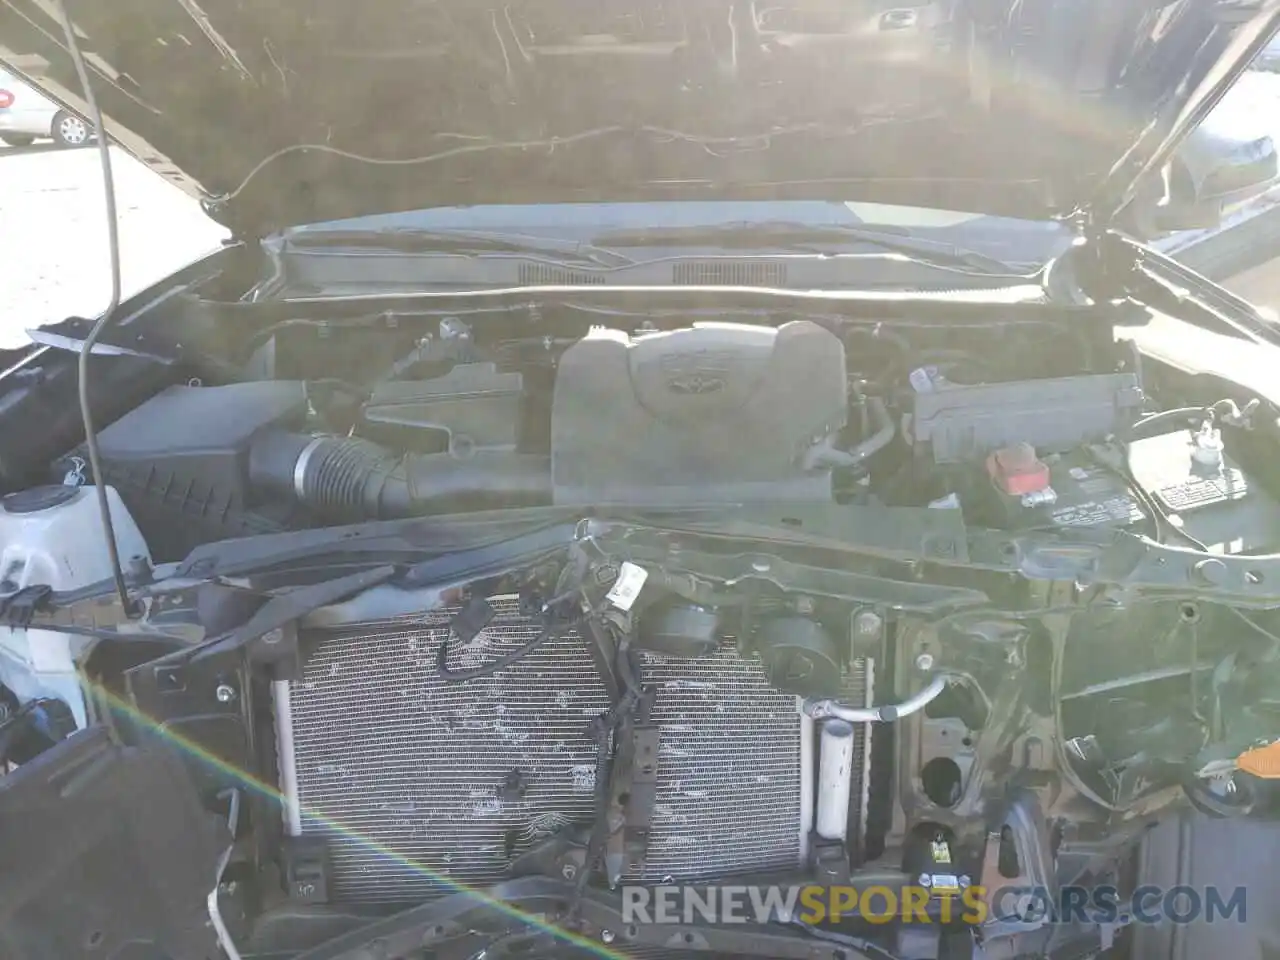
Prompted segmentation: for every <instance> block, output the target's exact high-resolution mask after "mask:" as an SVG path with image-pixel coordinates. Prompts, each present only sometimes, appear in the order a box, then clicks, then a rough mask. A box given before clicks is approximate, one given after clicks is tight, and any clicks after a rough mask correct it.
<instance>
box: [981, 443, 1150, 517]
mask: <svg viewBox="0 0 1280 960" xmlns="http://www.w3.org/2000/svg"><path fill="white" fill-rule="evenodd" d="M985 473H986V476H985V477H983V478H982V480H981V481H980V482H979V483H977V484H976V489H975V490H972V491H971V492H970V495H969V496H968V497H966V500H967V501H968V506H969V507H970V508H971V512H973V513H975V514H976V515H977V519H979V520H980V521H982V522H986V523H990V524H991V525H992V526H997V527H1001V528H1004V529H1011V530H1026V529H1040V528H1049V529H1052V528H1055V527H1063V528H1066V527H1119V528H1124V527H1129V526H1131V525H1134V524H1141V523H1142V522H1143V520H1144V518H1145V514H1144V512H1143V509H1142V504H1141V501H1140V500H1139V499H1138V497H1137V496H1136V495H1135V494H1134V493H1133V491H1132V490H1131V489H1130V487H1129V484H1128V483H1126V482H1125V479H1124V478H1123V477H1122V476H1120V475H1119V474H1118V473H1116V472H1115V471H1114V470H1111V469H1109V468H1107V467H1105V466H1102V465H1101V464H1098V463H1096V462H1095V461H1094V460H1093V458H1092V457H1091V456H1089V454H1088V453H1087V452H1086V451H1085V450H1074V451H1072V452H1070V453H1064V454H1054V455H1048V456H1045V457H1043V458H1041V457H1039V456H1037V455H1035V453H1034V451H1032V450H1030V449H1029V448H1027V447H1026V446H1025V445H1017V446H1016V447H1012V448H1005V449H1004V450H1000V451H997V452H996V453H994V454H992V455H991V457H989V458H988V460H987V464H986V470H985Z"/></svg>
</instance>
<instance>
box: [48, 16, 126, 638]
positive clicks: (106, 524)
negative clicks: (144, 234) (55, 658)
mask: <svg viewBox="0 0 1280 960" xmlns="http://www.w3.org/2000/svg"><path fill="white" fill-rule="evenodd" d="M55 2H56V4H57V7H58V16H59V18H60V19H61V20H62V30H63V33H64V34H65V35H66V39H67V52H68V53H69V54H70V55H71V62H72V64H73V65H74V66H75V70H76V78H77V79H78V80H79V81H80V87H81V89H82V90H83V91H84V99H85V103H86V104H87V105H88V108H89V120H90V122H91V123H92V124H93V130H94V132H95V133H96V134H97V137H98V158H99V160H100V161H101V164H102V187H103V190H104V191H105V193H106V206H107V249H108V256H109V257H110V261H111V264H110V266H111V300H110V301H109V302H108V303H107V308H106V310H104V311H103V312H102V315H101V316H100V317H98V320H97V322H96V323H94V325H93V328H92V329H91V330H90V331H89V335H88V336H87V337H85V340H84V343H83V344H82V345H81V347H80V355H79V357H78V360H77V378H76V379H77V380H78V381H79V388H80V420H81V422H82V423H83V424H84V442H85V447H86V449H87V450H88V453H89V467H90V469H91V470H92V471H93V486H94V491H95V492H96V493H97V497H98V512H99V513H100V514H101V516H102V529H103V532H104V533H105V534H106V540H107V554H108V558H109V560H110V562H111V576H112V579H113V580H114V581H115V588H116V593H117V594H118V595H119V598H120V607H121V609H122V610H123V611H124V613H125V616H129V617H132V616H133V615H134V612H135V611H134V609H133V604H131V603H130V602H129V591H128V588H127V587H126V585H125V579H124V567H123V566H122V565H121V563H120V546H119V544H118V543H117V542H116V531H115V524H114V523H113V522H112V519H111V503H110V501H109V500H108V499H107V488H106V487H105V486H104V485H103V474H102V462H101V461H102V457H101V454H100V453H99V450H98V432H97V429H96V428H95V426H94V423H93V408H92V405H91V403H90V399H89V360H90V358H91V357H92V356H93V347H94V344H96V343H97V342H98V338H99V337H100V336H102V332H103V331H104V330H105V329H106V327H107V324H109V323H110V322H111V321H112V319H113V318H114V317H115V314H116V311H117V310H118V309H119V308H120V288H121V278H120V273H121V270H120V227H119V223H118V222H117V220H116V190H115V178H114V177H113V175H112V172H111V145H110V143H108V141H107V132H106V129H105V128H104V125H103V122H102V109H101V108H100V107H99V106H98V101H97V99H96V98H95V97H94V95H93V86H92V84H90V82H89V71H88V69H87V68H86V67H85V62H84V56H83V54H81V52H80V45H79V44H78V43H77V42H76V31H75V27H74V26H72V23H71V15H70V14H69V13H68V12H67V4H66V0H55Z"/></svg>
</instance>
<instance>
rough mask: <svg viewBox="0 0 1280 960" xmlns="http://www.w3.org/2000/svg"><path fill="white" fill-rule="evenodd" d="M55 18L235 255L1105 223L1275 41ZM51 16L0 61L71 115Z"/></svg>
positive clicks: (774, 8)
mask: <svg viewBox="0 0 1280 960" xmlns="http://www.w3.org/2000/svg"><path fill="white" fill-rule="evenodd" d="M71 6H72V8H73V16H74V19H75V24H76V27H77V28H78V30H80V31H81V33H82V34H83V37H84V39H83V40H82V41H81V43H82V45H83V47H84V50H85V52H86V55H87V57H88V59H89V61H90V67H91V74H92V76H93V79H94V82H95V84H96V87H95V90H96V92H97V93H98V97H99V100H100V102H101V105H102V107H103V110H104V112H105V114H106V117H107V126H108V131H109V133H111V134H112V135H113V136H114V137H115V138H116V139H117V140H118V141H119V142H121V143H122V144H123V145H124V146H125V147H127V148H129V149H130V150H132V151H133V152H134V153H136V154H137V155H139V156H140V157H142V158H143V159H144V160H145V161H146V162H148V163H149V164H151V165H152V166H153V167H154V168H155V169H157V170H159V171H161V172H162V173H165V174H166V175H168V176H169V177H170V178H171V179H173V180H175V181H178V182H179V183H180V184H181V185H182V186H183V187H184V188H185V189H187V190H188V191H190V192H192V193H196V194H198V195H201V196H202V197H203V198H205V200H206V202H207V209H208V210H209V211H210V212H211V214H212V215H213V216H214V217H216V218H217V219H218V220H220V221H222V222H223V223H224V224H226V225H227V226H229V227H230V228H231V229H232V230H233V231H235V232H236V233H237V234H239V235H241V236H246V235H248V236H262V235H264V234H266V233H269V232H271V231H273V230H275V229H278V228H280V227H282V226H286V225H290V224H297V223H304V222H312V221H317V220H328V219H336V218H340V217H346V216H354V215H360V214H370V213H377V212H389V211H394V210H404V209H410V208H421V207H432V206H451V205H460V204H462V205H465V204H478V203H551V202H566V201H602V200H652V199H676V198H699V199H830V200H864V201H879V202H887V203H898V204H911V205H918V206H931V207H940V208H949V209H959V210H970V211H974V212H980V213H991V214H997V215H1005V216H1018V217H1028V218H1043V217H1051V216H1070V215H1083V216H1088V217H1090V218H1092V219H1093V220H1094V221H1095V222H1102V223H1105V222H1107V221H1108V220H1110V219H1111V218H1112V217H1113V216H1114V215H1115V214H1116V213H1117V212H1118V211H1119V210H1120V209H1122V208H1123V207H1124V205H1125V203H1126V202H1127V201H1128V200H1129V199H1130V198H1131V196H1132V195H1133V192H1134V187H1135V184H1136V183H1137V182H1138V180H1139V179H1140V178H1141V177H1142V176H1143V175H1144V174H1145V173H1147V172H1148V171H1151V170H1153V169H1155V168H1157V167H1159V166H1160V165H1161V164H1162V163H1163V162H1164V161H1165V160H1166V159H1167V157H1168V156H1169V154H1170V152H1171V151H1172V150H1173V149H1174V148H1175V147H1176V146H1177V144H1178V142H1179V141H1180V139H1181V138H1182V137H1184V136H1185V135H1186V134H1187V133H1188V132H1189V131H1190V130H1192V129H1194V127H1195V126H1196V124H1197V123H1198V122H1199V121H1200V120H1202V119H1203V118H1204V117H1205V115H1206V114H1207V113H1208V112H1209V111H1210V110H1211V109H1212V108H1213V106H1214V104H1215V103H1216V102H1217V101H1218V99H1219V98H1220V97H1221V96H1222V94H1223V93H1224V92H1225V91H1226V90H1227V89H1228V88H1229V87H1230V85H1231V84H1232V83H1233V82H1234V80H1235V79H1236V78H1237V77H1238V76H1239V74H1240V72H1241V71H1242V70H1243V69H1244V68H1245V66H1246V64H1248V63H1249V61H1250V60H1251V59H1252V58H1253V56H1254V55H1255V54H1256V53H1257V52H1258V51H1260V50H1261V49H1262V48H1263V46H1264V45H1265V44H1266V42H1267V41H1268V40H1269V39H1270V38H1271V36H1272V34H1273V33H1274V32H1275V30H1276V28H1277V26H1278V25H1280V0H1170V2H1161V0H914V2H913V0H899V3H897V4H893V3H888V2H883V0H768V2H765V0H759V2H750V0H678V2H675V0H593V2H590V3H584V2H581V0H572V2H571V0H513V2H509V3H504V4H496V5H495V4H478V3H475V2H474V0H377V2H374V3H350V2H346V0H296V2H289V3H281V2H279V0H201V2H200V3H199V4H198V3H197V0H113V2H111V3H99V4H91V3H78V4H72V5H71ZM55 10H56V7H55V6H54V4H53V3H52V2H49V0H5V2H4V3H3V4H0V45H2V47H0V58H3V59H5V60H7V61H9V62H10V64H11V65H13V66H15V67H16V68H17V69H18V70H20V71H21V72H23V73H25V74H27V75H28V77H30V78H31V79H33V80H34V81H35V82H36V83H37V85H40V86H43V87H44V88H45V89H46V90H47V91H48V92H50V93H51V94H52V95H53V96H55V97H56V98H58V99H60V100H62V101H64V102H66V103H68V104H69V105H70V106H72V107H73V108H77V107H79V108H83V100H82V99H81V98H80V97H79V90H78V85H77V83H76V81H75V74H74V71H73V69H72V65H71V63H70V60H69V58H68V56H67V53H66V50H65V46H64V44H63V41H62V31H61V28H60V26H59V22H58V20H57V18H56V16H55V13H54V11H55Z"/></svg>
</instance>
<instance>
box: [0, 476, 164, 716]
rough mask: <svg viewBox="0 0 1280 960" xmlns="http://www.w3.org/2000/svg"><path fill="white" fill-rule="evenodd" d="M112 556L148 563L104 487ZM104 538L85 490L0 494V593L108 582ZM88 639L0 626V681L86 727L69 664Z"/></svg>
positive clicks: (116, 499)
mask: <svg viewBox="0 0 1280 960" xmlns="http://www.w3.org/2000/svg"><path fill="white" fill-rule="evenodd" d="M107 502H108V503H109V504H110V509H111V519H112V521H113V522H114V524H115V532H116V541H117V544H118V546H119V548H120V557H121V560H122V561H124V562H128V561H129V560H130V559H132V558H134V557H145V558H146V559H147V560H148V562H149V561H150V559H151V558H150V554H149V552H148V551H147V544H146V541H145V540H143V539H142V533H141V532H140V531H139V530H138V526H137V524H136V523H134V522H133V517H131V516H130V515H129V511H128V510H127V509H126V507H125V505H124V503H123V502H121V500H120V496H119V494H117V493H116V491H115V490H114V489H113V488H111V487H108V488H107ZM111 575H112V572H111V560H110V555H109V553H108V551H107V541H106V533H105V531H104V530H103V527H102V518H101V516H100V514H99V513H98V503H97V495H96V494H95V492H94V491H93V489H92V488H90V487H67V486H52V487H36V488H34V489H31V490H23V491H20V492H18V493H11V494H8V495H7V496H4V497H0V596H8V595H10V594H12V593H15V592H17V591H18V590H22V589H23V588H25V587H31V586H39V585H47V586H50V587H52V588H53V589H54V590H55V591H58V592H61V591H66V590H77V589H80V588H81V587H86V586H88V585H90V584H92V583H97V582H99V581H104V580H109V579H110V578H111ZM92 642H93V641H92V640H91V639H89V638H86V637H70V636H67V635H66V634H62V633H54V632H50V631H47V630H23V629H15V628H13V627H4V626H0V683H3V684H4V685H5V686H6V687H8V688H9V689H10V690H12V691H13V692H14V694H16V695H17V697H18V699H19V700H21V701H22V702H24V703H25V702H26V701H28V700H31V699H34V698H36V697H55V698H57V699H59V700H62V701H63V702H64V703H66V704H67V706H69V707H70V708H71V711H72V713H73V714H74V715H75V719H76V726H77V727H79V728H83V727H84V726H85V725H86V715H85V698H84V694H83V692H82V690H81V688H80V681H79V677H78V676H77V674H76V662H77V660H78V659H79V657H80V656H81V654H83V653H84V652H85V649H86V647H87V646H88V645H89V644H91V643H92Z"/></svg>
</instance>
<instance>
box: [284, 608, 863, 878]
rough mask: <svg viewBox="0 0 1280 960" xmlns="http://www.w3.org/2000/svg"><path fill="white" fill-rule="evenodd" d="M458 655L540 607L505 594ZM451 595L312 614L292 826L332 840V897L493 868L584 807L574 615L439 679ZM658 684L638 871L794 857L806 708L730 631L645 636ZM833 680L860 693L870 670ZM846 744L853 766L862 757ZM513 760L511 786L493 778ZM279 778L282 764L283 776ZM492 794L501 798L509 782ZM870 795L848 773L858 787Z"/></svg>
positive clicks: (584, 676)
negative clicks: (554, 635)
mask: <svg viewBox="0 0 1280 960" xmlns="http://www.w3.org/2000/svg"><path fill="white" fill-rule="evenodd" d="M491 603H492V604H493V606H494V608H495V609H496V611H497V616H496V617H495V618H494V620H493V622H492V623H491V624H490V625H489V626H488V627H487V628H486V629H485V630H484V631H483V632H482V633H481V634H480V635H479V636H478V637H477V638H475V640H473V641H472V642H471V643H469V644H468V645H466V647H464V648H463V649H461V650H459V651H457V652H456V653H455V654H454V657H453V659H452V660H451V661H450V665H451V666H460V667H469V666H476V665H479V664H482V663H485V662H488V661H490V660H492V659H494V658H495V657H497V656H499V655H501V654H502V653H504V652H506V651H508V650H510V649H512V648H513V647H514V646H517V645H519V644H522V643H524V642H526V641H527V640H529V639H531V638H532V637H533V636H534V635H535V633H536V632H537V630H538V627H537V625H536V624H534V623H533V622H531V621H529V620H528V619H525V618H522V617H521V616H520V614H519V611H518V605H517V603H516V601H515V599H514V598H497V599H493V600H491ZM454 613H456V611H455V610H441V611H436V612H433V613H430V614H426V615H424V616H422V617H418V618H415V619H413V620H399V621H391V622H384V623H379V624H376V625H362V626H361V627H359V628H351V629H343V630H335V631H322V632H312V633H311V634H310V635H309V636H307V637H306V644H307V649H309V650H312V651H313V652H312V653H311V654H310V656H309V657H308V659H307V663H306V666H305V668H304V669H303V672H302V675H301V676H300V678H299V679H298V680H296V681H294V682H293V683H292V684H291V685H290V689H289V694H290V706H291V712H292V723H291V732H292V741H293V742H292V746H293V758H294V763H293V769H292V770H291V771H289V772H290V773H291V774H292V775H293V778H294V779H295V780H296V784H297V791H298V803H299V805H300V807H301V811H302V816H301V830H302V835H303V836H312V837H323V838H325V839H326V841H327V846H328V849H329V855H330V862H331V867H332V876H331V890H332V893H333V898H334V899H335V900H337V901H342V902H396V903H407V902H417V901H421V900H426V899H430V898H431V897H432V896H434V895H436V894H438V893H441V892H445V890H446V889H447V885H448V884H466V885H470V886H475V885H484V884H489V883H494V882H498V881H500V880H502V879H503V878H504V877H505V876H507V870H508V867H509V864H510V862H511V859H512V857H513V856H518V855H519V853H521V852H523V851H524V850H525V849H527V848H528V847H529V845H530V844H532V843H534V842H535V841H537V840H539V839H542V838H545V837H547V836H550V835H551V834H553V833H555V832H556V831H557V830H559V829H561V828H562V827H564V826H565V825H566V824H569V823H574V822H588V821H589V820H590V818H591V814H592V809H593V792H594V785H595V752H596V750H595V743H594V742H593V741H592V739H591V738H590V736H589V734H588V724H589V723H590V721H591V720H592V719H593V718H594V717H596V716H597V715H599V714H600V713H601V712H603V711H604V710H605V709H606V707H607V705H608V704H607V698H606V695H605V691H604V687H603V684H602V683H601V681H600V679H599V677H598V675H597V673H596V671H595V668H594V667H593V666H592V662H591V659H590V657H589V655H588V652H587V648H586V644H585V642H584V640H583V639H582V637H581V636H579V635H578V634H576V633H569V634H566V635H565V636H563V637H560V638H558V639H553V640H550V641H548V642H546V643H544V644H543V645H542V646H540V647H539V648H538V649H537V650H535V651H534V652H533V653H531V654H530V655H529V656H527V657H525V658H524V659H523V660H521V661H519V662H518V663H516V664H514V665H512V666H511V667H509V668H507V669H505V670H502V671H500V672H498V673H496V674H494V675H492V676H489V677H485V678H482V679H479V680H474V681H470V682H466V683H443V682H441V681H440V680H439V679H438V677H437V676H436V669H435V657H436V651H437V648H438V647H439V644H440V642H441V640H442V639H443V637H444V636H445V635H447V633H448V630H449V626H448V624H449V621H450V619H451V617H452V616H453V614H454ZM644 676H645V681H646V683H648V684H651V685H653V686H655V687H656V688H657V698H656V703H655V707H654V710H653V713H652V719H653V722H655V723H657V724H658V725H659V726H660V728H661V731H660V737H661V739H660V751H659V775H658V779H659V782H658V789H657V801H656V805H655V809H654V814H653V820H652V823H651V832H650V840H649V846H648V853H647V859H646V863H645V868H644V874H643V875H641V876H634V877H629V878H627V879H630V880H635V881H647V880H648V881H659V880H667V879H675V880H690V881H693V880H706V879H711V878H716V877H725V876H732V875H735V874H738V875H741V874H746V873H755V872H761V871H770V870H777V869H790V868H793V867H795V866H796V865H797V864H798V863H799V862H800V860H801V857H802V849H803V840H802V835H801V834H802V830H801V824H802V822H804V821H805V819H806V818H805V817H803V816H802V796H803V797H804V798H806V800H807V798H809V797H810V796H811V792H812V791H811V790H809V789H806V788H805V786H804V785H803V783H802V780H803V778H802V765H803V770H804V772H805V774H806V775H809V774H811V772H812V768H811V765H810V764H802V750H801V742H802V738H804V737H805V736H806V732H805V729H804V728H805V726H806V724H807V721H805V720H804V719H803V718H802V716H801V714H800V713H799V709H798V702H797V701H796V699H795V698H794V697H791V696H787V695H784V694H781V693H778V692H777V691H775V690H773V689H772V688H771V687H770V686H769V684H768V683H767V682H766V680H765V678H764V675H763V673H762V671H761V670H760V668H759V665H758V663H757V662H756V661H754V660H750V659H739V658H738V657H737V655H736V653H735V650H734V647H733V644H732V643H731V642H728V641H726V643H725V644H724V645H723V646H722V647H721V648H720V650H719V651H718V652H717V653H715V654H713V655H711V656H707V657H703V658H699V659H693V660H690V659H668V658H662V657H657V656H649V655H646V664H645V674H644ZM847 685H848V690H847V692H846V697H849V698H851V699H855V700H856V701H857V702H859V703H862V702H865V692H864V691H865V672H864V671H863V670H862V669H859V670H855V671H854V672H853V673H851V675H850V676H849V677H848V681H847ZM861 736H862V735H861V733H860V734H859V738H860V739H859V744H858V750H859V759H858V761H857V762H856V763H855V767H854V769H855V777H856V778H858V779H859V780H860V779H861V777H860V776H859V774H860V772H861V771H862V769H863V763H862V760H861V751H862V749H863V744H862V742H861ZM512 774H518V775H519V778H520V781H521V783H522V784H523V785H524V791H523V793H522V794H521V795H520V796H518V797H516V798H512V796H511V793H510V791H509V790H506V791H504V789H503V785H504V782H509V781H508V778H509V777H510V776H511V775H512ZM282 779H283V778H282ZM504 795H505V799H504ZM862 795H863V790H862V786H861V783H855V785H854V791H853V797H854V798H855V803H856V802H857V799H858V798H860V797H861V796H862Z"/></svg>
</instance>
